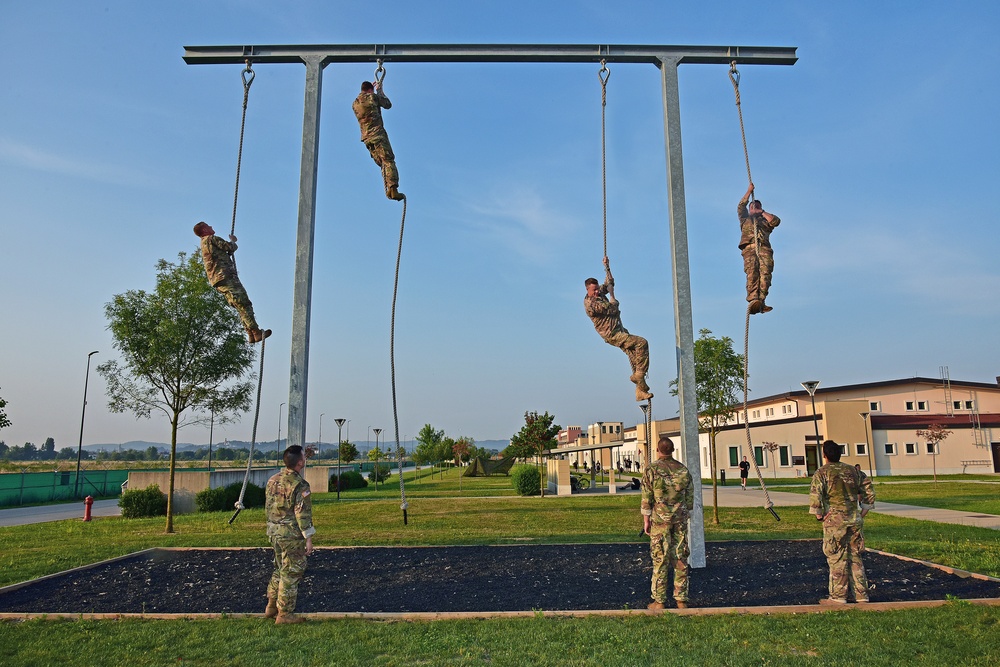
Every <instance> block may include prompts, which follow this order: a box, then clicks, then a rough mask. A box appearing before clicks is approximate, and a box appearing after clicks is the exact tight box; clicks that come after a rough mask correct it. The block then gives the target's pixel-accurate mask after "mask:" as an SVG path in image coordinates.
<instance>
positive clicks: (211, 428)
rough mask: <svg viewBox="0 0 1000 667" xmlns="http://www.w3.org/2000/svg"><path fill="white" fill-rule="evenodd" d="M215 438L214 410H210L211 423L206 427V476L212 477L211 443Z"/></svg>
mask: <svg viewBox="0 0 1000 667" xmlns="http://www.w3.org/2000/svg"><path fill="white" fill-rule="evenodd" d="M214 436H215V408H214V407H213V408H212V421H211V423H209V425H208V474H209V477H211V475H212V441H213V439H214Z"/></svg>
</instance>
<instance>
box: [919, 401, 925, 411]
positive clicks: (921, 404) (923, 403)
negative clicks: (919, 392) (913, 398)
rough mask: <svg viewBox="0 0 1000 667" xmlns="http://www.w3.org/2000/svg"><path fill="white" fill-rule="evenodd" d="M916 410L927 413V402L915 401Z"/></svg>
mask: <svg viewBox="0 0 1000 667" xmlns="http://www.w3.org/2000/svg"><path fill="white" fill-rule="evenodd" d="M917 410H920V411H921V412H926V411H927V401H917Z"/></svg>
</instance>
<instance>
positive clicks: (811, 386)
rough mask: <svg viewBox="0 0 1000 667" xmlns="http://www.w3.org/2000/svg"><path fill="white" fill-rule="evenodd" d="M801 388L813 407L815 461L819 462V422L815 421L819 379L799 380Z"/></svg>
mask: <svg viewBox="0 0 1000 667" xmlns="http://www.w3.org/2000/svg"><path fill="white" fill-rule="evenodd" d="M799 384H801V385H802V388H803V389H805V390H806V391H807V392H809V398H810V399H811V400H812V407H813V430H815V431H816V463H817V464H818V463H819V455H820V454H819V452H820V442H819V422H818V421H816V388H817V387H819V380H806V381H805V382H800V383H799Z"/></svg>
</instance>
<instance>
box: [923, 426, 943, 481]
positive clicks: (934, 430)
mask: <svg viewBox="0 0 1000 667" xmlns="http://www.w3.org/2000/svg"><path fill="white" fill-rule="evenodd" d="M949 435H951V431H949V430H948V429H946V428H945V427H944V426H942V425H941V424H928V425H927V428H926V429H923V430H920V431H917V437H918V438H924V439H926V440H927V445H928V446H929V449H930V450H931V451H930V452H929V453H930V455H931V464H932V465H933V466H934V481H935V482H937V455H938V444H939V443H940V442H941V441H942V440H944V439H946V438H947V437H948V436H949Z"/></svg>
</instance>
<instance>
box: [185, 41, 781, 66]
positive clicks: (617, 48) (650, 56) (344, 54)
mask: <svg viewBox="0 0 1000 667" xmlns="http://www.w3.org/2000/svg"><path fill="white" fill-rule="evenodd" d="M316 57H319V58H322V64H323V65H328V64H330V63H333V62H342V63H351V62H354V63H359V62H375V61H376V60H378V59H382V60H383V61H384V62H397V63H401V62H557V63H559V62H561V63H597V62H600V61H601V60H606V61H607V62H609V63H616V62H617V63H653V64H657V63H659V62H661V61H663V60H676V61H677V62H679V63H701V64H714V65H728V64H729V63H730V62H732V61H733V60H735V61H736V62H737V63H739V64H741V65H792V64H794V63H795V61H796V60H797V59H798V58H797V57H796V55H795V47H778V46H636V45H626V46H622V45H601V44H583V45H581V44H303V45H252V46H251V45H248V46H186V47H184V61H185V62H186V63H187V64H189V65H218V64H242V63H243V62H244V61H245V60H247V59H248V58H249V59H251V60H252V61H253V62H255V63H303V62H305V59H306V58H316Z"/></svg>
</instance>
